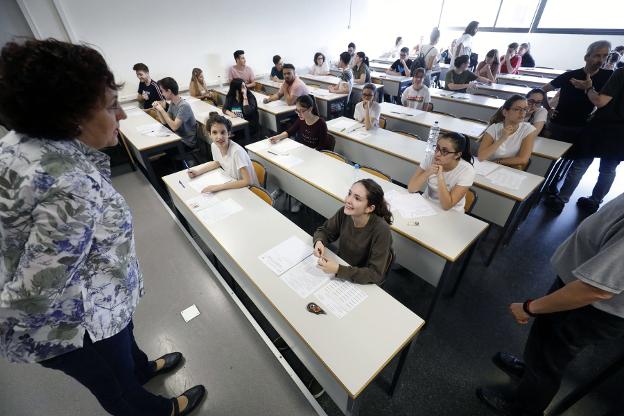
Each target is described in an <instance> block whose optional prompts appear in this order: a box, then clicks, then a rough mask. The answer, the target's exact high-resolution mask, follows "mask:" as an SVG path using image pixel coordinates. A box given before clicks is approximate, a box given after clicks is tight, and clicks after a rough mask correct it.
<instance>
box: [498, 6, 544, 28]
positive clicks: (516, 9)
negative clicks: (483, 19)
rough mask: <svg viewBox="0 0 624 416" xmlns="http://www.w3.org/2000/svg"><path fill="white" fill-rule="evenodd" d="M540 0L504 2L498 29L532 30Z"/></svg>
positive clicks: (499, 14)
mask: <svg viewBox="0 0 624 416" xmlns="http://www.w3.org/2000/svg"><path fill="white" fill-rule="evenodd" d="M538 4H539V0H503V4H502V5H501V9H500V12H499V13H498V19H497V20H496V27H498V28H505V27H515V28H527V29H528V28H530V27H531V23H533V16H535V12H536V10H537V6H538Z"/></svg>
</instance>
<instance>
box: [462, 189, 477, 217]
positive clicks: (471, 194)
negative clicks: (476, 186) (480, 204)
mask: <svg viewBox="0 0 624 416" xmlns="http://www.w3.org/2000/svg"><path fill="white" fill-rule="evenodd" d="M477 199H478V198H477V193H476V192H475V191H474V190H472V189H471V188H469V189H468V192H466V202H465V203H464V212H465V213H466V214H470V213H471V212H472V208H473V207H474V206H475V204H476V203H477Z"/></svg>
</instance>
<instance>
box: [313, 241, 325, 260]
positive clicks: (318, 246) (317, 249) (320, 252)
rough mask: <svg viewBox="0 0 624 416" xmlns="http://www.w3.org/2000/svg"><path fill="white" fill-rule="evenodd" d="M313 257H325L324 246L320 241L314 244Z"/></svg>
mask: <svg viewBox="0 0 624 416" xmlns="http://www.w3.org/2000/svg"><path fill="white" fill-rule="evenodd" d="M314 255H315V256H316V257H323V256H324V255H325V246H324V245H323V242H322V241H320V240H319V241H317V242H316V243H315V244H314Z"/></svg>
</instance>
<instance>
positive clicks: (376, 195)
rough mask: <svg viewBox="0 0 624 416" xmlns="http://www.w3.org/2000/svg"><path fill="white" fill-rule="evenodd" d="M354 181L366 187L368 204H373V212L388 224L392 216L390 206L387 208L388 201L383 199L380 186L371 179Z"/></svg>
mask: <svg viewBox="0 0 624 416" xmlns="http://www.w3.org/2000/svg"><path fill="white" fill-rule="evenodd" d="M356 183H361V184H362V186H364V188H366V199H367V201H368V206H369V207H370V206H371V205H374V206H375V210H374V211H373V214H375V215H377V216H378V217H381V218H383V219H384V220H385V221H386V222H387V223H388V224H392V221H393V219H394V218H393V217H392V212H390V208H388V203H387V202H386V200H385V199H384V191H383V189H381V186H379V184H378V183H377V182H375V181H374V180H372V179H360V180H359V181H357V182H356Z"/></svg>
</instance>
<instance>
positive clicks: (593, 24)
mask: <svg viewBox="0 0 624 416" xmlns="http://www.w3.org/2000/svg"><path fill="white" fill-rule="evenodd" d="M623 14H624V2H623V1H622V0H592V1H591V3H588V4H582V3H576V2H570V1H569V0H548V1H547V2H546V7H545V8H544V12H543V13H542V17H541V19H540V21H539V27H538V28H539V29H585V30H587V29H589V30H591V29H621V28H622V15H623Z"/></svg>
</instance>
